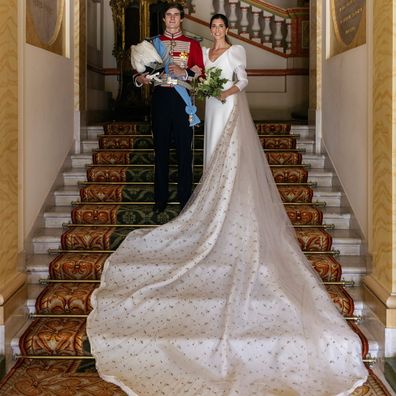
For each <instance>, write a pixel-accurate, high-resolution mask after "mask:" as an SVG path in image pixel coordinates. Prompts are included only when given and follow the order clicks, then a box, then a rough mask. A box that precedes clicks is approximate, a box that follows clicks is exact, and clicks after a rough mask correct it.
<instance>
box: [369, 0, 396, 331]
mask: <svg viewBox="0 0 396 396" xmlns="http://www.w3.org/2000/svg"><path fill="white" fill-rule="evenodd" d="M372 60H373V61H372V63H373V64H372V91H373V94H372V109H371V111H372V114H371V115H372V142H371V153H370V155H371V158H372V160H371V164H370V165H371V167H372V172H371V183H370V185H371V189H370V190H371V191H370V195H371V197H370V205H369V206H370V210H371V213H370V221H371V224H370V227H369V229H370V235H369V252H370V253H371V255H372V259H373V262H372V272H371V274H370V275H369V276H367V277H366V279H365V281H364V282H365V285H366V292H365V301H366V302H367V303H368V304H369V307H370V308H371V309H372V310H373V311H374V312H375V314H376V315H377V316H378V317H379V319H380V320H381V322H382V323H383V324H384V325H385V327H386V328H388V329H396V1H390V0H375V1H373V44H372Z"/></svg>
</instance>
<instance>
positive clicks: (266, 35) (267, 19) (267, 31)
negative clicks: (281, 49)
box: [263, 11, 272, 47]
mask: <svg viewBox="0 0 396 396" xmlns="http://www.w3.org/2000/svg"><path fill="white" fill-rule="evenodd" d="M263 17H264V29H263V40H264V41H263V45H265V46H266V47H272V40H271V36H272V31H271V19H272V14H271V13H269V12H268V11H263Z"/></svg>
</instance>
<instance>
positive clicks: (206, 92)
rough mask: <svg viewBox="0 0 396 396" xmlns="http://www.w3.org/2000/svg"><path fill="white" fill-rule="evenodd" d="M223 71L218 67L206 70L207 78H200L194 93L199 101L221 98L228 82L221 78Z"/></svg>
mask: <svg viewBox="0 0 396 396" xmlns="http://www.w3.org/2000/svg"><path fill="white" fill-rule="evenodd" d="M221 71H222V70H221V69H219V68H218V67H210V68H208V69H206V70H205V77H199V78H198V79H197V80H196V83H195V86H194V90H193V91H194V95H196V96H197V98H198V99H205V98H208V97H210V96H214V97H215V98H218V97H219V96H220V93H221V91H222V90H223V89H224V84H225V83H226V82H227V81H228V80H227V79H226V78H221Z"/></svg>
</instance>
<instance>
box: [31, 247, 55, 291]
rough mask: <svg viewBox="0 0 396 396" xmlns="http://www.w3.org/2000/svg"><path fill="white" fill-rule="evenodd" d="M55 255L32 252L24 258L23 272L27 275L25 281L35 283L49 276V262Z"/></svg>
mask: <svg viewBox="0 0 396 396" xmlns="http://www.w3.org/2000/svg"><path fill="white" fill-rule="evenodd" d="M55 257H56V256H55V255H53V254H48V253H47V254H33V255H30V256H28V257H27V258H26V262H25V272H26V275H27V283H28V284H29V285H35V284H38V283H39V282H40V279H47V278H48V277H49V264H50V262H51V261H52V260H54V258H55Z"/></svg>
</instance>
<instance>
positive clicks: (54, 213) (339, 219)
mask: <svg viewBox="0 0 396 396" xmlns="http://www.w3.org/2000/svg"><path fill="white" fill-rule="evenodd" d="M71 210H72V207H71V205H65V206H54V207H52V208H49V209H48V210H47V211H46V212H45V213H44V224H45V227H46V228H58V227H62V224H64V223H69V222H70V221H71V217H70V212H71ZM321 210H322V211H323V223H324V224H334V226H335V228H337V229H348V228H349V225H350V219H351V214H350V213H348V212H347V211H346V210H345V209H344V208H337V207H325V208H321Z"/></svg>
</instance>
